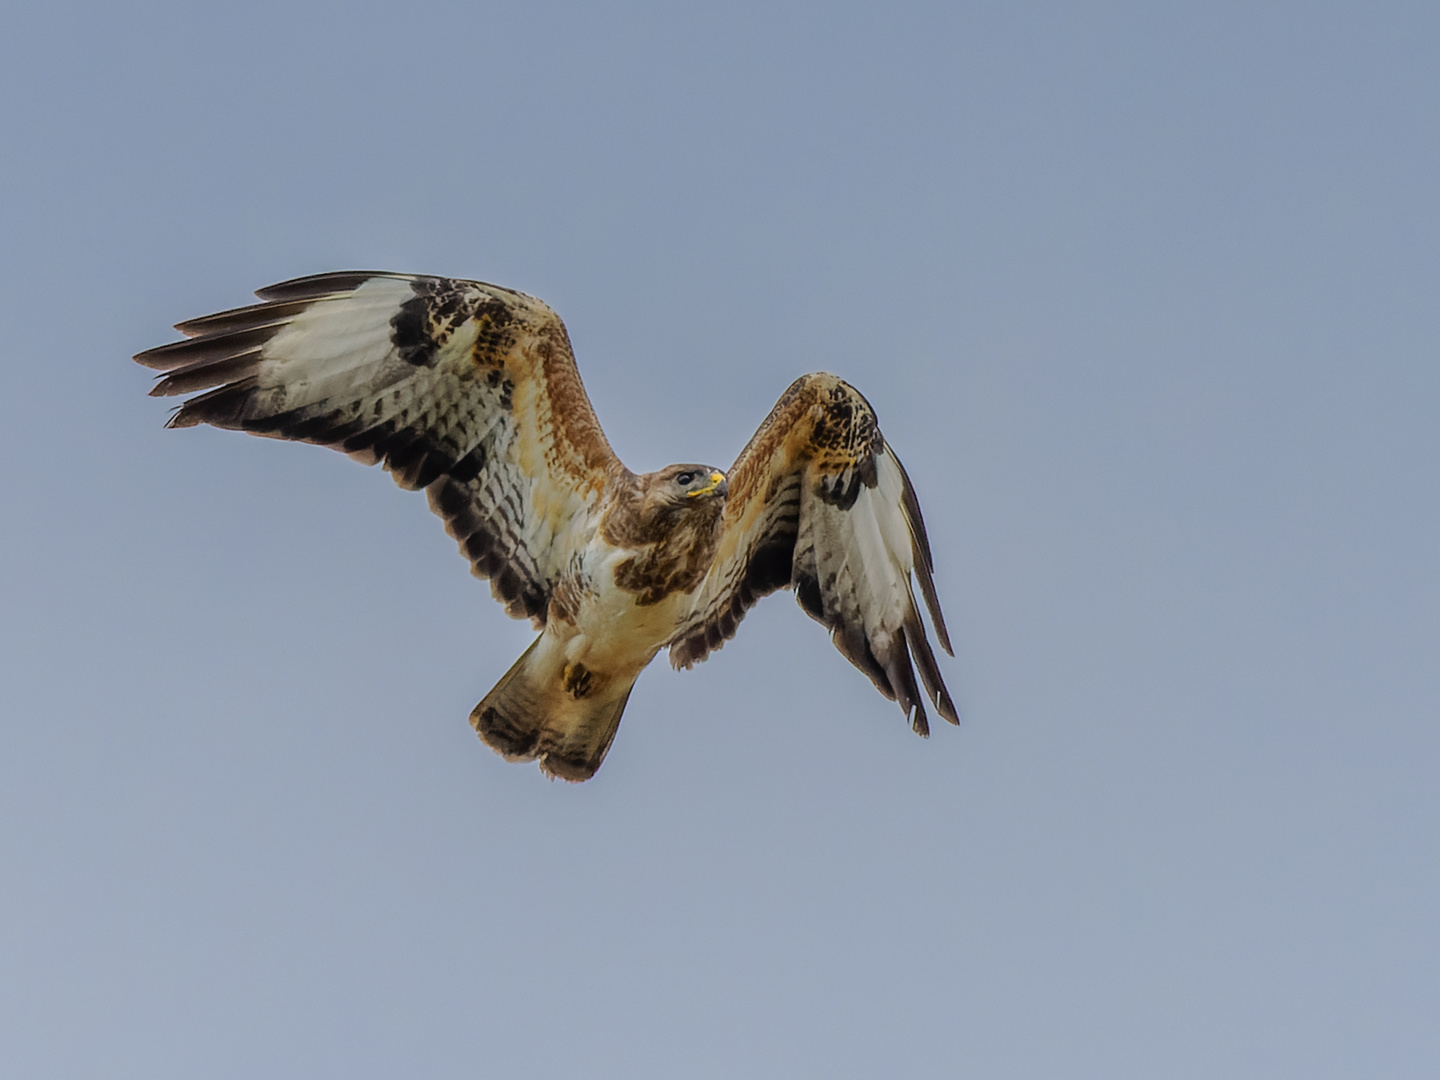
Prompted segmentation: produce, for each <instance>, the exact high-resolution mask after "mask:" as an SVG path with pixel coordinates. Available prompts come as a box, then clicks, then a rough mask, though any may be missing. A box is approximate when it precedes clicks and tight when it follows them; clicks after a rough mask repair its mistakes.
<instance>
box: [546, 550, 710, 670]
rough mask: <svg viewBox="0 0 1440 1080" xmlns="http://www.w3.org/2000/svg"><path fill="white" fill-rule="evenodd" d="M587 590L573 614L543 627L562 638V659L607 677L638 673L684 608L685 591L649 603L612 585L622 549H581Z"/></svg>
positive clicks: (671, 630) (689, 596)
mask: <svg viewBox="0 0 1440 1080" xmlns="http://www.w3.org/2000/svg"><path fill="white" fill-rule="evenodd" d="M592 554H593V555H595V556H596V558H594V559H593V560H592V559H589V558H587V559H586V564H587V565H586V571H587V573H586V578H587V582H586V584H587V586H588V587H587V588H586V589H585V590H584V591H583V593H582V594H581V595H580V596H579V598H578V599H579V602H578V603H577V604H576V605H575V610H574V618H573V620H571V621H568V622H567V623H566V624H564V625H553V626H552V625H547V626H546V632H547V633H550V632H552V629H553V631H555V632H558V634H559V635H560V636H561V637H563V638H565V639H566V640H565V642H564V653H565V659H566V660H567V661H568V662H570V663H579V664H583V665H584V666H585V667H586V668H588V669H589V670H591V671H595V672H604V673H605V674H607V675H612V676H614V675H626V674H638V673H639V671H640V670H641V669H642V668H644V667H645V665H646V664H648V663H650V661H651V660H653V659H654V658H655V654H656V653H657V652H659V651H660V649H661V648H662V647H663V646H664V645H665V643H666V642H668V641H669V640H670V638H671V636H672V635H673V634H674V633H675V628H676V626H677V625H679V622H680V619H681V618H682V617H683V616H684V615H685V614H686V613H687V612H688V611H689V609H690V602H691V600H692V599H693V594H691V593H672V594H671V595H669V596H666V597H663V598H661V599H660V600H658V601H657V602H655V603H648V604H647V603H642V602H641V598H640V597H639V596H637V595H636V594H635V593H634V592H632V591H630V590H628V589H625V588H622V587H621V586H620V585H618V584H617V583H616V580H615V568H616V566H618V565H619V564H621V563H622V562H624V561H625V559H626V558H627V553H626V552H625V551H624V550H622V549H615V548H608V547H607V548H604V549H602V550H601V551H596V552H587V555H592Z"/></svg>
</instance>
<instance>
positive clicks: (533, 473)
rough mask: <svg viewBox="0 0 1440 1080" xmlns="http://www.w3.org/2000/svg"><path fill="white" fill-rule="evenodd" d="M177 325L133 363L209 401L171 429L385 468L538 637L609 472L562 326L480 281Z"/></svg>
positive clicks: (393, 278) (346, 288)
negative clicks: (263, 441) (208, 429)
mask: <svg viewBox="0 0 1440 1080" xmlns="http://www.w3.org/2000/svg"><path fill="white" fill-rule="evenodd" d="M257 295H258V296H259V297H260V298H261V300H262V303H259V304H256V305H253V306H250V307H244V308H239V309H236V310H234V311H225V312H221V313H219V314H217V315H209V316H205V317H203V318H199V319H192V320H191V321H189V322H185V323H181V324H179V325H178V326H177V327H176V329H177V330H180V331H181V332H182V333H184V334H185V335H186V337H187V338H188V339H189V340H186V341H180V342H176V343H174V344H171V345H162V346H160V347H159V348H156V349H150V350H149V351H148V352H143V353H141V354H139V355H138V356H137V357H135V359H136V360H137V361H139V362H140V363H142V364H144V365H146V366H147V367H152V368H157V369H159V370H160V371H161V372H163V373H164V374H163V375H162V377H161V378H160V381H159V383H158V384H157V385H156V387H155V389H154V390H153V391H152V393H153V394H156V395H161V396H165V395H174V394H186V393H191V392H193V391H197V390H198V391H205V392H204V393H201V394H200V395H199V396H197V397H192V398H191V399H190V400H188V401H186V402H185V403H184V404H182V405H181V406H180V408H179V409H178V410H177V411H176V412H175V415H174V416H173V417H172V418H171V420H170V426H171V427H190V426H192V425H195V424H212V425H214V426H216V427H222V428H234V429H238V430H241V431H249V432H253V433H254V434H257V435H266V436H270V437H273V438H281V439H295V440H298V441H301V442H310V443H317V444H319V445H322V446H329V447H332V448H334V449H336V450H340V451H343V452H344V453H347V454H350V455H351V456H352V457H355V458H357V459H359V460H361V461H363V462H365V463H366V464H375V463H377V462H381V463H383V464H384V466H385V468H386V469H388V470H389V471H390V473H391V474H392V475H393V476H394V477H395V480H396V482H397V483H398V484H399V485H400V486H401V487H403V488H407V489H410V490H415V489H418V488H424V489H426V492H427V494H428V496H429V499H430V505H431V507H432V508H433V509H434V510H435V511H436V512H437V513H438V514H440V516H441V517H442V518H444V520H445V523H446V528H447V529H448V530H449V532H450V533H451V535H452V536H454V537H455V539H456V540H457V541H458V542H459V544H460V548H461V551H462V552H463V553H464V554H465V555H466V557H467V558H469V560H470V562H471V566H472V568H473V570H474V572H475V573H476V574H477V575H478V576H480V577H484V578H489V579H490V582H491V586H492V589H493V591H494V593H495V596H496V598H497V599H499V600H500V601H502V602H503V603H504V604H505V605H506V609H507V610H508V611H509V612H510V614H512V615H515V616H517V617H523V616H529V617H530V618H531V619H533V620H534V621H535V622H536V623H537V624H538V623H543V621H544V618H545V612H546V604H547V602H548V599H549V595H550V591H551V589H552V588H553V586H554V583H555V582H556V581H557V580H558V579H559V577H560V575H561V574H562V573H563V571H564V570H565V568H566V567H567V566H568V564H569V561H570V557H571V555H572V554H573V553H574V551H575V550H578V548H577V547H576V545H577V544H582V545H583V540H582V539H580V537H581V535H582V534H583V533H584V531H585V529H586V528H587V527H589V526H590V523H591V519H592V518H593V512H594V510H595V508H596V507H597V506H598V503H599V497H600V493H601V490H602V489H603V487H604V484H605V481H606V479H607V477H608V476H609V474H610V473H611V472H612V471H614V470H616V469H619V468H621V466H620V464H619V462H618V460H617V459H616V458H615V455H614V453H613V452H612V451H611V449H610V445H609V443H608V442H607V441H606V439H605V436H604V434H603V433H602V432H601V430H600V424H599V422H598V420H597V419H596V417H595V412H594V409H593V408H592V407H591V405H590V401H589V399H588V397H587V396H586V394H585V390H584V387H583V386H582V385H581V382H580V376H579V374H578V372H577V371H576V369H575V360H574V357H573V355H572V353H571V351H570V342H569V338H568V337H567V335H566V333H565V327H564V325H563V324H562V323H561V321H560V319H559V317H558V316H556V315H555V313H554V312H553V311H551V310H550V308H549V307H547V306H546V305H545V304H543V303H542V302H541V301H539V300H536V299H534V298H533V297H530V296H526V295H525V294H524V293H518V292H514V291H512V290H510V289H504V288H500V287H499V286H495V285H487V284H484V283H482V282H476V281H459V280H452V279H448V278H437V277H415V276H409V275H402V274H387V273H376V272H367V271H358V272H345V273H334V274H319V275H316V276H313V277H307V278H298V279H296V280H294V281H287V282H283V283H281V284H279V285H273V286H271V287H270V288H267V289H261V290H259V292H258V293H257Z"/></svg>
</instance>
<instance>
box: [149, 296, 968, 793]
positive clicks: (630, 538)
mask: <svg viewBox="0 0 1440 1080" xmlns="http://www.w3.org/2000/svg"><path fill="white" fill-rule="evenodd" d="M256 295H257V296H259V297H260V299H261V301H262V302H261V303H259V304H254V305H251V306H249V307H242V308H237V309H235V310H232V311H223V312H220V313H219V314H216V315H207V316H204V317H203V318H198V319H191V320H190V321H189V322H183V323H180V324H179V325H178V326H177V327H176V329H177V330H179V331H180V332H181V333H183V334H185V335H186V338H187V339H188V340H185V341H179V342H175V343H173V344H169V345H161V346H160V347H159V348H155V349H150V350H148V351H146V352H142V353H140V354H139V355H138V356H136V357H135V359H136V360H137V361H138V362H140V363H141V364H144V365H145V366H146V367H150V368H156V369H158V370H159V371H161V372H163V374H162V375H161V376H160V378H159V382H158V384H157V385H156V386H155V388H154V390H153V391H151V392H152V394H155V395H160V396H167V395H173V394H187V393H191V392H192V391H197V390H199V391H205V392H204V393H201V394H199V395H198V396H195V397H191V398H190V399H189V400H187V401H185V402H184V403H183V404H181V405H180V407H179V408H178V409H177V410H176V412H175V413H174V415H173V416H172V417H171V419H170V422H169V426H170V427H190V426H192V425H195V424H202V423H203V424H212V425H214V426H216V427H222V428H234V429H238V430H240V431H249V432H253V433H255V434H257V435H267V436H270V437H272V438H280V439H295V440H299V441H301V442H310V443H318V444H320V445H322V446H329V447H333V448H335V449H337V450H341V451H343V452H345V453H347V454H349V455H350V456H351V457H354V458H357V459H358V460H360V461H362V462H365V463H366V464H375V463H377V462H383V463H384V466H385V468H386V469H388V470H389V472H390V473H391V475H392V476H394V478H395V480H396V482H397V483H399V485H400V486H401V487H402V488H406V489H409V490H416V489H419V488H424V489H425V493H426V495H427V496H428V497H429V500H430V506H431V508H432V509H433V510H434V511H435V512H436V513H437V514H439V515H440V516H441V517H442V518H443V519H444V521H445V527H446V529H447V531H448V532H449V533H450V535H451V536H453V537H454V538H455V539H456V540H457V541H458V542H459V544H460V550H461V552H462V553H463V554H464V555H465V557H466V558H468V559H469V560H470V565H471V568H472V571H473V573H474V574H475V575H476V576H477V577H481V578H488V579H489V580H490V588H491V591H492V592H493V593H494V595H495V598H496V599H497V600H499V601H500V602H501V603H503V604H504V605H505V609H506V611H507V612H509V613H510V614H511V615H512V616H515V617H517V618H528V619H530V620H531V622H532V623H533V624H534V626H535V627H536V629H538V630H539V631H540V636H539V637H538V638H536V640H535V642H534V644H532V645H531V646H530V648H528V649H527V650H526V651H525V653H524V655H523V656H521V657H520V659H519V660H517V661H516V662H515V664H514V666H512V667H511V668H510V670H509V671H508V672H506V673H505V676H504V677H503V678H502V679H501V680H500V682H499V683H498V684H496V686H495V688H494V689H493V690H491V691H490V693H489V694H487V695H486V696H485V699H484V700H483V701H481V702H480V704H479V705H477V706H476V707H475V710H474V711H473V712H472V713H471V714H470V722H471V724H472V725H473V726H474V728H475V730H476V732H477V733H478V734H479V735H480V738H482V739H483V740H484V741H485V742H486V743H487V744H488V745H489V746H491V747H492V748H494V749H495V750H497V751H498V752H499V753H501V754H502V755H504V756H505V757H506V758H508V759H510V760H520V761H530V760H538V761H539V763H540V768H541V769H543V770H544V771H545V772H546V773H548V774H549V775H551V776H558V777H561V778H563V779H565V780H576V781H578V780H586V779H589V778H590V777H591V776H593V775H594V774H595V771H596V770H597V769H598V768H599V767H600V763H601V761H603V760H604V758H605V752H606V751H607V750H608V749H609V748H610V742H611V740H612V739H613V738H614V737H615V731H616V729H617V728H618V727H619V724H620V716H621V714H622V713H623V712H624V711H625V703H626V701H627V700H629V697H630V691H631V689H632V688H633V687H634V685H635V680H636V679H637V678H638V677H639V675H640V672H641V671H643V670H644V669H645V667H646V665H648V664H649V663H650V661H651V660H653V659H654V658H655V654H656V653H658V652H659V651H660V650H661V649H664V648H668V649H669V650H670V662H671V663H672V664H674V665H675V666H676V667H677V668H688V667H690V666H691V665H693V664H695V663H698V662H699V661H701V660H703V659H705V657H706V656H707V655H708V654H709V653H710V652H712V651H713V650H715V649H718V648H720V647H721V646H722V645H723V644H724V643H725V642H726V640H728V639H729V638H731V637H732V636H734V634H735V628H736V626H737V624H738V623H739V622H740V620H741V619H742V618H744V616H745V612H746V611H748V610H749V609H750V607H751V606H753V605H754V604H755V602H756V601H757V600H759V599H760V597H762V596H765V595H767V594H768V593H771V592H774V591H775V590H777V589H783V588H787V587H788V588H793V589H794V590H795V596H796V599H797V600H798V601H799V602H800V606H801V607H802V608H804V609H805V611H806V612H807V613H808V614H809V615H811V616H812V617H813V618H815V619H816V620H817V621H819V622H820V623H823V624H824V625H825V626H826V627H828V628H829V630H830V637H831V640H832V641H834V643H835V645H836V647H837V648H838V649H839V650H840V652H841V653H842V654H843V655H844V656H845V658H846V659H847V660H849V661H850V662H851V663H852V664H854V665H855V666H856V667H858V668H859V669H860V670H861V671H863V672H864V673H865V674H866V675H868V676H869V677H870V680H871V681H872V682H873V683H874V684H875V686H876V687H877V688H878V689H879V691H880V692H881V693H882V694H884V695H885V696H886V697H888V698H890V699H892V700H894V701H897V702H899V704H900V707H901V708H902V709H903V710H904V711H905V714H906V716H907V717H909V718H910V719H911V724H912V726H913V727H914V729H915V731H916V732H918V733H919V734H921V735H928V734H929V723H928V721H927V720H926V716H925V705H924V698H923V695H922V694H921V692H920V689H919V686H917V683H916V670H917V669H918V671H919V683H920V684H921V685H923V686H924V688H925V691H926V692H927V693H928V694H929V696H930V699H931V701H933V702H934V705H935V709H936V711H938V712H939V713H940V715H941V716H943V717H944V718H945V719H946V720H949V721H950V722H951V723H958V718H957V716H956V712H955V706H954V704H953V703H952V701H951V700H950V695H949V693H948V692H947V691H946V689H945V684H944V682H943V681H942V680H941V678H940V671H939V668H938V667H937V665H936V662H935V654H934V653H933V652H932V651H931V648H930V642H929V640H928V639H927V638H926V635H925V630H924V627H923V626H922V624H921V621H920V613H919V609H918V607H917V605H916V603H915V596H914V593H913V591H912V590H911V585H910V581H911V574H912V573H913V574H914V576H915V579H916V580H917V581H918V582H919V585H920V592H921V594H922V595H923V596H924V598H925V604H926V606H927V607H928V608H929V611H930V620H931V623H932V624H933V626H934V630H935V635H936V637H937V638H938V639H939V642H940V645H941V646H942V647H943V648H944V649H945V651H946V652H947V653H951V655H953V652H952V651H951V648H950V641H949V637H948V635H947V634H946V631H945V622H944V619H943V617H942V616H941V614H940V605H939V602H938V600H937V598H936V595H935V585H934V582H933V580H932V577H931V573H932V561H931V556H930V546H929V542H928V541H927V539H926V537H925V525H924V522H923V521H922V520H921V517H920V505H919V503H918V502H917V501H916V498H915V492H914V490H913V489H912V488H911V486H910V481H909V479H908V478H907V477H906V475H905V470H904V468H903V467H902V466H901V464H900V459H899V458H897V457H896V456H895V454H894V453H893V452H892V451H891V449H890V447H889V445H888V444H887V443H886V442H885V440H884V438H882V437H881V434H880V428H879V426H878V425H877V423H876V419H875V411H874V410H873V409H872V408H871V407H870V405H869V403H868V402H866V400H865V399H864V398H863V397H861V396H860V394H859V393H858V392H857V391H856V390H855V389H854V388H853V387H851V386H850V385H848V384H847V383H845V382H844V381H842V380H841V379H838V378H836V377H835V376H834V375H827V374H823V373H822V374H814V375H806V376H803V377H802V378H800V379H797V380H796V381H795V383H794V384H793V385H791V387H790V388H789V389H788V390H786V391H785V393H784V394H783V395H782V396H781V398H780V400H779V401H778V402H777V403H776V405H775V408H774V409H772V410H771V412H770V415H769V416H768V417H766V419H765V422H764V423H763V424H761V425H760V430H759V431H757V432H756V433H755V435H754V437H753V438H752V439H751V440H750V442H749V443H748V444H747V445H746V447H745V449H744V450H742V451H741V453H740V457H739V458H738V459H737V460H736V462H735V464H734V465H732V466H731V468H730V471H729V472H728V473H726V472H722V471H721V470H719V469H717V468H714V467H712V466H709V465H693V464H682V465H671V466H669V467H668V468H665V469H661V470H660V471H658V472H652V473H645V474H643V475H636V474H635V473H633V472H631V471H630V470H629V469H627V468H626V467H625V466H624V465H623V464H622V463H621V462H620V459H619V458H617V457H616V456H615V453H614V451H613V450H611V449H610V444H609V442H608V441H607V440H606V438H605V434H604V432H603V431H601V430H600V422H599V420H598V419H596V416H595V411H594V409H593V408H592V406H591V404H590V400H589V398H588V397H586V395H585V388H584V387H583V386H582V385H581V382H580V375H579V372H578V371H577V370H576V368H575V357H574V355H573V353H572V352H571V348H570V339H569V336H568V335H567V334H566V332H565V326H564V324H563V323H562V322H561V321H560V318H559V316H557V315H556V314H555V313H554V312H553V311H552V310H550V308H549V307H548V306H547V305H545V304H544V303H542V302H541V301H539V300H537V299H535V298H534V297H532V296H527V295H525V294H524V293H520V292H515V291H514V290H512V289H505V288H501V287H500V286H497V285H488V284H485V283H483V282H478V281H461V280H454V279H450V278H441V277H424V276H412V275H407V274H391V273H381V272H370V271H355V272H343V273H330V274H317V275H314V276H311V277H303V278H297V279H295V280H293V281H286V282H282V283H281V284H279V285H272V286H270V287H269V288H267V289H261V290H259V291H258V293H257V294H256ZM912 661H913V666H912Z"/></svg>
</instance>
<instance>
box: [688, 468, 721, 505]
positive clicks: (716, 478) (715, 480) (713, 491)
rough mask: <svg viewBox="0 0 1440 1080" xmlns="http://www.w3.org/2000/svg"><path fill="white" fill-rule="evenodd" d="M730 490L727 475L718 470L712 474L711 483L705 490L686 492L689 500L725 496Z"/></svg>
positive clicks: (698, 489) (697, 489)
mask: <svg viewBox="0 0 1440 1080" xmlns="http://www.w3.org/2000/svg"><path fill="white" fill-rule="evenodd" d="M729 490H730V485H729V483H727V482H726V480H725V474H724V473H722V472H720V471H719V470H718V469H717V470H715V471H714V472H712V473H711V474H710V482H709V483H708V484H706V485H705V486H704V487H703V488H696V489H695V490H694V491H690V492H686V494H685V497H686V498H687V499H693V498H695V497H696V496H697V495H724V494H725V493H726V492H727V491H729Z"/></svg>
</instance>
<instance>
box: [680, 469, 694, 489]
mask: <svg viewBox="0 0 1440 1080" xmlns="http://www.w3.org/2000/svg"><path fill="white" fill-rule="evenodd" d="M694 479H695V474H694V473H693V472H682V473H681V474H680V475H679V476H677V477H675V482H676V483H677V484H679V485H680V486H681V487H689V486H690V481H692V480H694Z"/></svg>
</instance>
